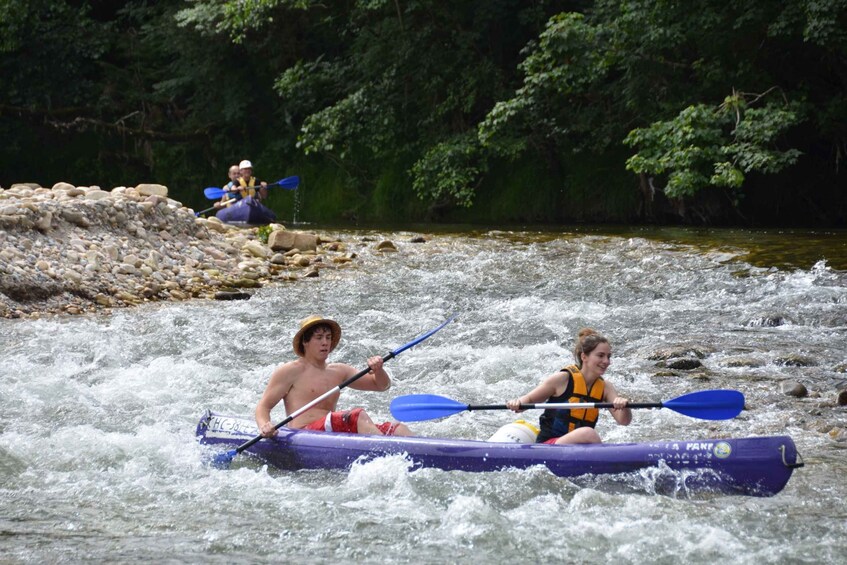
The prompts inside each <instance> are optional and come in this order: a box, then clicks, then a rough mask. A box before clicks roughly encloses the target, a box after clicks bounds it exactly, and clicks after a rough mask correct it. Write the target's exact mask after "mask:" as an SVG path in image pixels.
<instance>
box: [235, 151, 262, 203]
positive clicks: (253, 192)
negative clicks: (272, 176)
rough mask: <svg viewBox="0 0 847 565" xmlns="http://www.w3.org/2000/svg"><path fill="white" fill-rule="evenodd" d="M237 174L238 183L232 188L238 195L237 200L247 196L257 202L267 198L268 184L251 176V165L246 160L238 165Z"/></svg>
mask: <svg viewBox="0 0 847 565" xmlns="http://www.w3.org/2000/svg"><path fill="white" fill-rule="evenodd" d="M238 174H239V178H238V182H236V183H235V186H233V189H234V190H235V191H236V192H237V193H238V196H237V199H238V200H241V199H242V198H244V197H247V196H252V197H253V198H256V199H257V200H263V199H265V198H267V196H268V183H266V182H265V181H260V180H258V179H256V177H254V176H253V163H251V162H250V161H248V160H246V159H245V160H244V161H241V162H240V163H239V164H238ZM257 189H258V190H257Z"/></svg>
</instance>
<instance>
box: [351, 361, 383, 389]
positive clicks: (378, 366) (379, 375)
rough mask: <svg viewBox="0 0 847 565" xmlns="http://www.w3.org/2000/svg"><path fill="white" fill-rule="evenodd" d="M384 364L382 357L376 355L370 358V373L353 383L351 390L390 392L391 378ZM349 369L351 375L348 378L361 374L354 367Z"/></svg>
mask: <svg viewBox="0 0 847 565" xmlns="http://www.w3.org/2000/svg"><path fill="white" fill-rule="evenodd" d="M382 363H383V361H382V357H380V356H379V355H374V356H373V357H371V358H369V359H368V367H369V368H370V372H368V374H366V375H363V376H362V378H360V379H358V380H356V381H355V382H353V383H351V384H350V388H355V389H356V390H375V391H384V390H388V389H389V388H390V387H391V377H389V376H388V373H387V372H386V371H385V369H383V368H382ZM348 367H349V369H348V371H347V372H348V373H349V374H348V375H347V376H346V378H350V377H352V376H353V375H355V374H356V373H358V372H359V371H357V370H356V369H355V368H354V367H350V366H349V365H348Z"/></svg>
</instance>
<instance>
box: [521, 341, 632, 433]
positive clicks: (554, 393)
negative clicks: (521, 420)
mask: <svg viewBox="0 0 847 565" xmlns="http://www.w3.org/2000/svg"><path fill="white" fill-rule="evenodd" d="M574 357H575V358H576V365H570V366H568V367H565V368H564V369H562V370H561V371H559V372H557V373H553V374H552V375H550V376H549V377H547V378H546V379H544V380H543V381H541V384H539V385H538V386H537V387H535V388H534V389H532V390H531V391H530V392H529V393H527V394H525V395H523V396H521V397H519V398H515V399H513V400H509V401H508V402H506V406H508V407H509V408H510V409H511V410H513V411H515V412H522V411H523V409H522V408H521V405H527V404H536V403H542V402H551V403H553V402H555V403H560V402H611V403H612V404H614V408H610V409H609V411H610V412H611V413H612V416H613V417H614V418H615V421H616V422H617V423H618V424H621V425H623V426H626V425H629V423H630V422H631V421H632V411H631V410H630V409H629V408H627V407H626V405H627V403H628V402H629V400H628V399H626V398H623V397H621V396H618V393H617V391H616V390H615V387H614V386H613V385H612V383H610V382H606V381H605V380H604V379H603V374H604V373H605V372H606V369H608V368H609V364H610V363H611V361H612V347H611V345H609V340H607V339H606V338H605V337H603V336H602V335H600V334H598V333H597V332H595V331H594V330H592V329H590V328H584V329H582V330H580V331H579V335H578V336H577V339H576V346H575V347H574ZM598 416H599V410H597V409H596V408H580V409H570V410H545V411H544V413H543V414H542V415H541V417H540V418H539V427H540V428H541V432H540V433H539V434H538V438H537V439H536V440H535V441H536V443H550V444H567V443H600V442H601V440H600V436H599V435H598V434H597V432H596V431H595V430H594V426H595V425H596V424H597V417H598Z"/></svg>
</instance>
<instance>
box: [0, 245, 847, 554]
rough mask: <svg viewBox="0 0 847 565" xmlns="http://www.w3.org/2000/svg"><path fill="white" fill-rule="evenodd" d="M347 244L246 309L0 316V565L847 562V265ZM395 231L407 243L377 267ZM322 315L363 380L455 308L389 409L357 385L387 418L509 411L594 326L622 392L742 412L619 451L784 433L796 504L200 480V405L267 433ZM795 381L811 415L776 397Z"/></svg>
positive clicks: (628, 251) (522, 483) (549, 480)
mask: <svg viewBox="0 0 847 565" xmlns="http://www.w3.org/2000/svg"><path fill="white" fill-rule="evenodd" d="M338 235H339V237H340V238H341V239H342V240H343V241H345V242H347V244H348V246H349V247H350V250H351V251H355V252H357V253H359V255H360V257H359V258H358V259H357V260H356V262H355V264H354V265H353V266H352V267H349V268H344V269H339V270H337V271H336V270H332V269H325V270H323V271H321V277H320V278H318V279H314V280H302V281H300V282H297V283H293V284H290V285H283V286H278V287H274V288H265V289H261V290H260V291H258V292H257V293H256V294H255V296H254V297H253V298H252V299H251V300H249V301H243V302H228V303H223V302H217V303H216V302H208V301H193V302H186V303H177V304H156V305H150V306H143V307H139V308H136V309H129V310H121V311H115V312H114V313H113V314H112V315H111V316H102V317H64V318H47V319H42V320H26V321H22V320H0V328H2V332H0V562H2V563H6V562H10V563H79V562H111V563H141V562H156V563H163V562H164V563H168V562H170V563H201V562H202V563H271V562H273V563H277V562H281V561H301V562H307V563H313V562H316V563H335V562H338V561H345V560H352V561H354V562H361V563H412V562H414V563H450V562H473V563H484V562H493V563H536V562H542V561H554V562H585V561H589V560H598V561H599V562H611V561H614V562H618V563H644V562H647V563H667V564H676V563H681V562H687V563H713V562H716V561H727V562H734V563H755V564H757V565H759V564H762V563H838V562H845V561H847V504H845V500H847V480H845V479H847V462H845V461H847V460H845V447H847V442H843V441H838V438H837V437H836V436H837V435H838V434H837V433H836V434H833V435H831V434H830V433H829V431H831V430H833V429H834V430H836V431H837V430H839V429H840V430H841V431H842V434H841V437H842V438H843V436H844V435H845V434H847V430H845V428H847V412H845V407H839V406H836V405H835V396H836V394H837V390H839V389H843V388H845V386H847V383H845V381H847V374H845V373H844V372H842V371H844V369H843V368H839V366H842V367H843V364H844V363H845V362H847V339H845V338H847V272H845V271H841V270H836V269H833V268H831V267H830V266H828V265H827V263H826V261H825V260H824V259H823V258H821V260H819V261H818V262H817V263H815V264H814V266H812V267H811V268H805V267H803V268H797V267H795V268H781V269H776V268H769V267H767V266H764V267H763V266H754V265H752V264H749V263H747V262H745V261H744V260H743V259H742V257H741V254H740V253H741V251H740V250H738V252H737V253H736V252H735V251H734V250H733V249H728V248H722V249H720V250H717V249H716V250H711V251H710V250H707V249H702V248H694V247H692V246H689V245H684V244H681V243H674V242H672V241H664V242H660V241H657V240H652V239H648V238H646V237H624V236H619V235H601V234H596V233H594V234H591V233H589V234H586V233H558V234H554V233H536V232H521V233H511V232H486V233H483V234H472V233H447V234H441V235H436V236H435V237H434V238H433V239H432V240H431V241H429V242H427V243H411V242H410V241H409V240H410V238H411V237H412V236H413V235H415V234H411V233H408V232H392V233H388V232H381V233H379V232H364V231H361V232H359V231H356V232H354V231H344V232H338ZM365 236H367V237H365ZM382 238H388V239H391V240H393V241H394V242H395V243H396V244H397V245H398V247H399V248H400V251H399V252H398V253H393V254H379V253H377V252H375V251H373V246H374V243H375V241H377V240H379V239H382ZM312 313H318V314H323V315H326V316H330V317H332V318H334V319H336V320H338V321H339V322H340V324H341V325H342V328H343V336H342V341H341V344H340V346H339V347H338V349H337V350H336V351H335V352H334V353H333V356H332V359H333V360H337V361H343V362H347V363H350V364H352V365H354V366H356V367H364V362H365V359H366V358H367V357H368V356H370V355H374V354H385V353H388V352H389V351H391V350H392V349H395V348H397V347H399V346H401V345H403V344H404V343H407V342H409V341H411V340H412V339H413V338H415V337H417V336H419V335H420V334H422V333H423V332H425V331H428V330H430V329H432V328H434V327H436V326H437V325H438V324H440V323H441V322H442V321H444V320H445V319H446V318H447V317H449V316H450V315H451V314H457V319H456V321H455V322H453V323H452V324H450V325H448V326H447V327H445V328H444V329H443V330H441V331H440V332H439V333H437V334H436V335H435V336H433V337H432V338H430V339H428V340H427V341H425V342H423V343H421V344H419V345H417V346H416V347H414V348H412V349H409V350H407V351H405V352H403V353H402V354H401V355H399V356H398V357H397V358H396V359H393V360H391V361H390V362H389V363H387V364H386V368H387V369H388V370H389V372H390V373H391V374H392V376H393V378H394V385H393V387H392V388H391V389H390V390H389V391H388V392H387V393H365V392H359V391H355V390H350V389H347V390H345V391H344V392H342V395H341V400H340V406H342V407H352V406H363V407H365V408H366V409H367V410H368V412H369V413H370V414H371V415H372V416H373V417H374V418H375V419H387V418H388V417H389V411H388V405H389V403H390V401H391V399H392V398H393V397H394V396H397V395H402V394H414V393H433V394H440V395H443V396H447V397H449V398H452V399H456V400H459V401H461V402H465V403H469V404H493V403H502V402H504V401H505V400H506V399H508V398H512V397H515V396H517V395H519V394H522V393H524V392H526V391H528V390H529V389H530V388H531V387H533V386H534V385H535V384H536V383H537V382H538V381H539V380H540V379H541V378H543V377H544V376H546V375H548V374H550V373H552V372H554V371H556V370H558V369H559V368H560V367H562V366H563V365H564V364H568V363H570V362H571V359H572V358H571V353H570V350H571V348H572V342H573V339H574V337H575V335H576V333H577V331H578V330H579V329H580V328H581V327H584V326H590V327H593V328H595V329H597V330H598V331H600V332H601V333H603V334H605V335H606V336H607V337H608V338H609V339H610V341H611V342H612V348H613V362H612V366H611V368H610V370H609V372H608V373H607V375H606V377H607V378H608V379H609V380H610V381H612V382H614V383H615V385H616V386H617V388H618V390H619V391H620V392H621V393H622V394H623V395H625V396H627V397H629V398H632V399H634V400H637V401H644V402H650V401H658V400H666V399H671V398H674V397H676V396H679V395H682V394H685V393H687V392H692V391H694V390H703V389H716V388H733V389H737V390H740V391H742V392H743V393H744V394H745V395H746V398H747V410H745V411H744V412H743V413H742V415H741V416H739V417H738V418H736V419H734V420H730V421H720V422H707V421H702V420H696V419H692V418H687V417H685V416H682V415H680V414H676V413H675V412H673V411H671V410H642V411H636V412H635V413H634V421H633V424H632V425H630V426H628V427H621V426H615V425H614V423H613V422H612V419H611V417H609V415H608V414H602V415H601V420H600V424H599V425H598V431H599V432H600V434H601V436H603V437H604V440H605V441H610V442H619V441H647V440H656V439H697V438H713V437H720V436H724V437H726V436H733V437H744V436H755V435H776V434H787V435H790V436H791V437H792V438H793V439H794V441H795V442H796V444H797V447H798V450H799V451H800V453H801V455H802V456H803V459H804V460H805V462H806V467H804V468H801V469H798V470H796V471H795V472H794V475H793V477H792V478H791V480H790V481H789V483H788V485H787V487H786V489H785V490H784V491H783V492H782V493H780V494H778V495H776V496H774V497H772V498H748V497H729V496H722V495H714V494H711V495H710V494H698V495H688V494H687V493H685V492H684V491H681V492H676V493H670V494H661V495H657V494H654V493H653V492H652V491H651V479H650V476H649V474H647V473H645V474H643V475H637V476H632V477H623V478H620V479H618V480H616V481H609V482H606V481H602V480H597V481H588V482H587V483H586V482H572V481H569V480H567V479H563V478H558V477H555V476H553V475H552V474H550V473H549V472H547V471H545V470H544V469H541V468H535V469H530V470H526V471H504V472H498V473H487V474H473V473H463V472H444V471H439V470H433V469H422V470H414V471H410V470H409V463H408V462H407V461H406V460H405V459H403V458H402V457H390V458H383V459H377V460H374V461H370V462H367V463H364V464H357V465H355V466H354V467H353V468H352V469H351V470H350V471H349V472H343V473H342V472H331V471H322V472H308V471H300V472H285V471H279V470H276V469H273V468H266V467H263V466H262V465H260V464H258V463H256V462H255V461H252V460H250V459H249V458H247V457H244V456H239V457H237V458H236V460H235V462H234V464H233V466H232V468H231V469H230V470H228V471H221V470H216V469H213V468H210V467H208V466H205V465H204V464H203V458H204V455H206V454H207V448H205V447H202V446H199V445H198V444H197V443H196V441H195V438H194V429H195V426H196V424H197V421H198V420H199V418H200V416H201V415H202V413H203V412H204V411H205V410H206V409H207V408H211V409H213V410H215V411H217V412H220V413H224V414H233V415H247V416H250V415H252V411H253V408H254V407H255V404H256V402H257V401H258V399H259V396H260V395H261V393H262V391H263V390H264V386H265V384H266V382H267V378H268V376H269V374H270V372H271V370H272V369H273V367H275V366H276V365H277V364H278V363H281V362H284V361H287V360H290V359H292V357H293V354H292V351H291V337H292V335H293V333H294V331H295V330H296V327H297V323H298V321H299V320H300V319H302V318H304V317H305V316H307V315H309V314H312ZM766 319H770V320H775V319H780V320H781V322H782V324H781V325H778V326H769V325H767V324H762V323H761V321H762V320H766ZM679 346H684V347H694V348H697V349H699V350H701V351H702V352H704V353H705V357H704V358H703V359H702V360H701V361H702V363H703V365H704V367H705V370H695V371H693V372H687V371H677V374H676V375H671V374H668V373H667V371H665V370H664V369H662V368H658V367H657V366H656V364H657V363H658V361H657V360H650V359H649V358H648V357H650V356H651V355H652V354H653V353H655V352H657V351H658V350H661V349H667V348H671V347H679ZM791 355H795V356H801V357H802V358H804V359H806V360H807V363H805V364H804V365H805V366H793V365H794V363H790V362H786V361H785V359H786V358H788V356H791ZM739 359H741V360H743V362H738V360H739ZM663 371H665V372H664V373H663ZM786 380H796V381H799V382H801V383H803V384H804V385H805V386H806V387H807V388H808V389H809V391H810V395H809V397H807V398H793V397H789V396H786V395H785V394H783V393H782V392H781V390H780V384H781V383H782V382H783V381H786ZM284 416H285V414H284V411H283V410H282V408H281V407H280V408H278V409H277V410H276V411H275V412H274V417H275V418H276V419H277V420H280V419H282V418H283V417H284ZM525 416H526V417H528V418H531V419H535V418H537V413H531V412H530V413H527V414H525ZM515 418H516V417H515V415H513V414H511V413H509V412H500V411H485V412H464V413H461V414H457V415H455V416H452V417H449V418H445V419H443V420H436V421H429V422H420V423H416V424H414V425H413V429H414V431H415V432H416V433H418V434H420V435H427V436H449V437H462V438H476V439H484V438H487V437H488V436H490V435H491V434H492V433H494V431H496V430H497V429H498V428H499V427H500V426H501V425H503V424H505V423H508V422H510V421H513V420H514V419H515Z"/></svg>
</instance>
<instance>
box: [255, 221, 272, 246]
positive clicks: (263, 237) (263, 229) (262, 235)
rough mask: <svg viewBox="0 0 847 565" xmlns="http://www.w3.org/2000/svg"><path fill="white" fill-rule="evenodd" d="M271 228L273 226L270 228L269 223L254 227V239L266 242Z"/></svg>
mask: <svg viewBox="0 0 847 565" xmlns="http://www.w3.org/2000/svg"><path fill="white" fill-rule="evenodd" d="M272 229H273V228H271V226H270V225H267V226H259V227H258V228H256V239H258V240H259V241H261V242H262V243H265V244H266V243H267V242H268V238H269V237H270V236H271V231H272Z"/></svg>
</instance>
